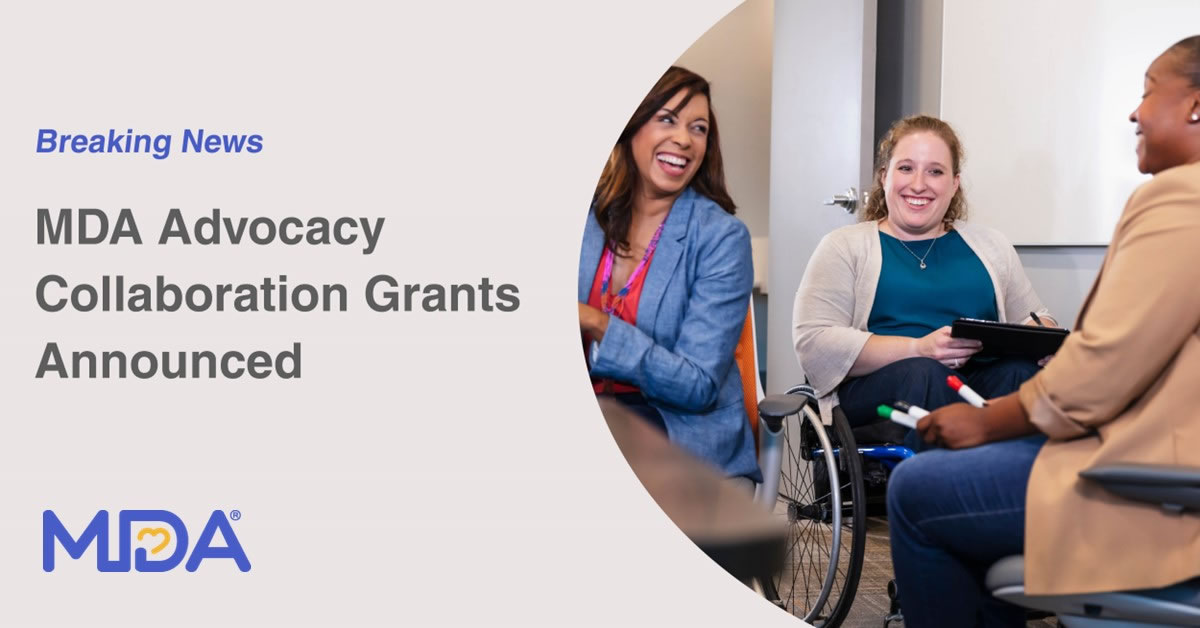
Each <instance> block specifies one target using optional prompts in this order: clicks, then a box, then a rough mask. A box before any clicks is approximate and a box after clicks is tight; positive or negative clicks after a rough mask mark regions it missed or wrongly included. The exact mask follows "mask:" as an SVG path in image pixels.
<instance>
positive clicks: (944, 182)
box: [883, 131, 958, 239]
mask: <svg viewBox="0 0 1200 628" xmlns="http://www.w3.org/2000/svg"><path fill="white" fill-rule="evenodd" d="M953 163H954V161H953V157H952V155H951V154H950V147H949V146H948V145H947V144H946V142H945V141H944V140H943V139H942V138H941V137H940V136H938V135H937V134H936V133H934V132H932V131H917V132H915V133H909V134H908V135H905V136H904V137H902V138H900V141H898V142H896V147H895V148H894V149H893V150H892V158H891V160H890V161H888V164H887V168H886V170H884V173H883V190H884V198H885V200H886V203H887V225H888V226H890V227H891V230H892V231H893V232H894V233H893V235H895V236H897V237H899V238H901V239H920V238H931V237H935V236H937V235H939V234H940V232H941V225H942V218H943V217H944V216H945V215H946V209H947V208H949V207H950V200H951V199H952V198H954V193H955V192H957V191H958V175H956V174H954V172H953V168H952V165H953Z"/></svg>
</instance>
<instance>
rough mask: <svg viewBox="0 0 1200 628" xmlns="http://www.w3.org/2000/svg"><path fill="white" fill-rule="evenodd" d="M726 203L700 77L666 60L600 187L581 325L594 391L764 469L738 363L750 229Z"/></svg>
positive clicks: (735, 468)
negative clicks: (756, 450) (667, 66)
mask: <svg viewBox="0 0 1200 628" xmlns="http://www.w3.org/2000/svg"><path fill="white" fill-rule="evenodd" d="M733 212H734V204H733V200H732V199H731V198H730V197H729V193H728V192H727V191H726V190H725V175H724V169H723V164H722V162H721V147H720V142H719V136H718V133H717V120H716V116H715V115H714V113H713V110H712V106H711V104H710V102H709V84H708V81H706V80H704V78H702V77H700V76H699V75H697V74H695V73H694V72H690V71H688V70H685V69H683V68H679V67H672V68H670V69H669V70H667V72H666V73H665V74H663V76H662V78H660V79H659V80H658V82H657V83H656V84H655V85H654V87H653V89H651V90H650V93H649V94H647V95H646V98H645V99H644V100H643V101H642V103H641V105H639V106H638V108H637V110H636V111H635V112H634V114H633V117H631V118H630V120H629V122H628V123H627V124H626V125H625V129H624V130H623V131H622V132H621V135H620V138H619V139H618V140H617V144H616V145H615V146H614V147H613V149H612V153H611V154H610V155H609V159H608V163H607V164H606V165H605V168H604V172H603V174H602V175H601V177H600V182H599V184H598V185H597V186H596V193H595V197H594V198H593V201H592V208H591V211H590V212H589V214H588V219H587V226H586V228H585V231H584V238H583V250H582V253H581V255H580V259H579V327H580V329H581V331H582V332H583V335H584V343H585V352H586V354H587V359H588V366H589V369H590V371H591V376H592V380H593V386H594V388H595V391H596V393H597V394H613V395H615V396H616V397H617V398H618V400H620V401H622V402H623V403H625V404H626V405H627V406H629V407H630V408H632V409H633V410H634V411H636V412H637V413H638V414H640V415H641V416H642V417H644V418H646V419H647V420H648V421H650V422H651V423H653V424H655V425H656V426H658V427H659V428H661V429H662V430H664V431H665V432H666V434H667V435H668V436H669V437H670V439H671V440H672V441H673V442H675V443H676V444H678V445H679V446H680V447H682V448H684V449H686V450H688V451H690V452H691V453H693V454H695V455H697V456H699V457H700V458H701V459H704V460H706V461H708V462H709V463H711V464H713V465H715V466H716V467H718V468H720V469H721V470H723V471H724V472H725V473H726V475H729V476H731V477H748V478H751V479H754V480H758V479H759V477H760V476H759V471H758V464H757V462H756V460H755V455H754V441H753V436H752V434H751V432H750V428H749V423H748V421H747V418H746V412H745V409H744V406H743V396H742V385H741V379H740V375H739V373H738V369H737V367H736V365H735V364H734V347H735V346H736V345H737V341H738V337H739V335H740V334H741V331H742V324H743V322H744V321H745V318H746V312H747V308H748V307H749V302H750V290H751V286H752V284H753V275H754V273H753V267H752V265H751V256H750V235H749V232H748V231H747V229H746V227H745V225H743V224H742V222H741V221H740V220H738V219H737V218H734V217H733Z"/></svg>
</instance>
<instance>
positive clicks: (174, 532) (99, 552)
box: [42, 510, 250, 571]
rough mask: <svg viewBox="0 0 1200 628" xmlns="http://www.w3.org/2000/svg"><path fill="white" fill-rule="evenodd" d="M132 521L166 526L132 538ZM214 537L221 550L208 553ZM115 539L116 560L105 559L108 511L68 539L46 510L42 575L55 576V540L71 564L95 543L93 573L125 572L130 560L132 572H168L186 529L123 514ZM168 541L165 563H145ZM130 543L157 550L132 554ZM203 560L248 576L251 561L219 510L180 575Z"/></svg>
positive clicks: (164, 515) (176, 522)
mask: <svg viewBox="0 0 1200 628" xmlns="http://www.w3.org/2000/svg"><path fill="white" fill-rule="evenodd" d="M230 516H231V517H232V518H233V520H234V521H236V520H238V519H240V518H241V513H239V512H238V511H236V510H234V511H231V512H230ZM135 521H137V522H139V523H155V524H166V525H165V526H162V525H158V526H146V527H142V528H140V529H139V530H138V531H137V533H136V534H135V533H134V531H133V522H135ZM218 531H220V533H221V536H222V537H223V538H224V539H225V545H224V546H223V547H221V546H218V547H213V545H212V542H213V537H214V536H216V533H217V532H218ZM117 534H118V535H119V536H118V538H117V544H118V550H117V558H116V559H115V560H113V559H112V558H111V557H109V556H107V554H109V544H108V511H107V510H101V511H100V512H98V513H96V516H95V517H93V518H92V521H91V523H89V524H88V525H87V527H86V528H84V529H83V532H81V533H79V536H78V537H75V536H72V535H71V533H70V532H68V531H67V528H66V526H65V525H63V523H62V521H61V520H59V518H58V515H56V514H54V511H53V510H47V511H45V512H43V513H42V569H43V570H44V571H54V554H55V549H54V546H55V541H56V540H57V541H58V543H59V544H61V545H62V548H63V549H64V550H66V552H67V555H68V556H70V557H71V558H73V559H76V560H78V559H79V558H80V557H81V556H83V553H84V552H86V551H87V548H88V547H89V546H90V545H91V544H92V542H93V541H97V543H96V569H98V570H99V571H129V568H130V557H131V554H132V558H133V560H132V566H133V569H135V570H136V571H170V570H171V569H174V568H175V567H176V566H178V565H179V563H181V562H183V559H184V557H185V556H187V551H188V533H187V528H186V527H185V526H184V525H183V520H181V519H180V518H179V517H178V516H176V515H175V514H174V513H172V512H170V511H167V510H122V511H121V512H120V513H118V515H117ZM172 538H174V540H175V551H174V552H172V553H171V555H170V556H167V557H165V558H159V559H156V560H150V558H149V557H150V556H151V555H157V554H158V553H159V552H162V551H163V550H165V549H166V548H167V546H169V545H170V544H171V539H172ZM135 539H136V540H137V541H146V540H149V542H156V543H157V544H156V545H154V546H153V547H151V548H150V551H149V552H148V553H147V551H146V548H145V547H138V548H136V549H135V548H134V547H133V542H134V540H135ZM206 558H209V559H211V558H230V559H233V561H234V563H235V564H237V568H238V569H240V570H242V571H250V561H249V560H248V559H247V558H246V552H245V551H243V550H242V544H241V543H240V542H239V541H238V538H237V535H236V534H234V532H233V526H232V525H230V523H229V519H227V518H226V517H225V513H224V512H221V511H220V510H214V511H213V513H212V515H211V516H210V517H209V518H208V523H206V524H205V525H204V529H203V530H202V531H201V532H200V537H199V538H197V539H196V547H195V548H193V549H192V553H191V556H187V563H186V564H185V565H184V569H187V570H188V571H196V569H197V568H199V567H200V562H201V561H203V560H204V559H206Z"/></svg>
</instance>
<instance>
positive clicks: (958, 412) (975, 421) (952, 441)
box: [917, 403, 988, 449]
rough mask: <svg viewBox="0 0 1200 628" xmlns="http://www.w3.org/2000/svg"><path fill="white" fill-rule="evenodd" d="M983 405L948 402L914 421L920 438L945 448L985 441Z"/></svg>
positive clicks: (985, 430)
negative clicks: (978, 406)
mask: <svg viewBox="0 0 1200 628" xmlns="http://www.w3.org/2000/svg"><path fill="white" fill-rule="evenodd" d="M983 415H984V409H983V408H976V407H975V406H972V405H969V404H966V403H952V404H950V405H948V406H943V407H941V408H938V409H937V410H934V411H933V412H930V413H929V416H927V417H925V418H923V419H921V420H920V421H917V432H918V433H920V434H921V439H922V440H924V441H925V442H927V443H929V444H931V445H940V446H942V447H945V448H947V449H964V448H966V447H975V446H977V445H982V444H984V443H986V442H988V435H987V429H986V424H985V423H984V418H983Z"/></svg>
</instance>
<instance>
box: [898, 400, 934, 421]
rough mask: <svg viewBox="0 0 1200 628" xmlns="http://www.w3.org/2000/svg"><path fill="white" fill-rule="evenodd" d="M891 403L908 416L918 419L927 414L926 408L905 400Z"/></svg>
mask: <svg viewBox="0 0 1200 628" xmlns="http://www.w3.org/2000/svg"><path fill="white" fill-rule="evenodd" d="M892 405H893V406H896V409H897V410H899V411H901V412H903V413H905V414H907V415H908V416H910V417H912V418H914V419H916V420H918V421H920V420H921V419H923V418H925V417H927V416H929V411H928V410H926V409H925V408H922V407H921V406H914V405H913V404H911V403H909V402H907V401H897V402H896V403H893V404H892Z"/></svg>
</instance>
